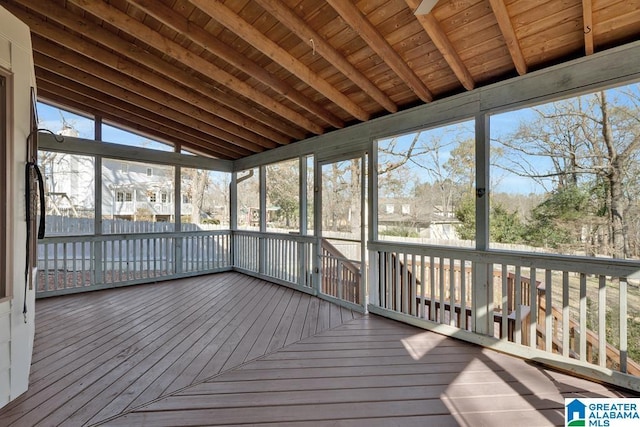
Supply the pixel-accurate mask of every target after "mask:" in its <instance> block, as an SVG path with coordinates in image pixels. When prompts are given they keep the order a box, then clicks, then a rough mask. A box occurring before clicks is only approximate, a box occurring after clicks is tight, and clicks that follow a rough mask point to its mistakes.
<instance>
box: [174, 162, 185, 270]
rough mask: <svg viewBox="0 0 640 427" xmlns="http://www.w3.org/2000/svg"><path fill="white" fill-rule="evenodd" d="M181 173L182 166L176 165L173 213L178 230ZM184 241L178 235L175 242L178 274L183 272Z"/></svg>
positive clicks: (177, 229) (175, 266)
mask: <svg viewBox="0 0 640 427" xmlns="http://www.w3.org/2000/svg"><path fill="white" fill-rule="evenodd" d="M181 174H182V168H180V166H175V167H174V177H173V181H174V185H173V187H174V188H173V215H174V217H175V221H174V222H175V224H174V230H175V231H178V232H179V231H182V209H181V208H182V206H181V205H182V194H181V191H180V190H181V188H180V187H182V177H181ZM182 241H183V239H182V238H181V237H176V238H175V239H174V242H173V243H174V248H175V251H176V253H175V254H174V258H173V260H174V264H173V270H174V271H175V273H176V274H179V273H182Z"/></svg>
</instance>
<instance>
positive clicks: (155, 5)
mask: <svg viewBox="0 0 640 427" xmlns="http://www.w3.org/2000/svg"><path fill="white" fill-rule="evenodd" d="M129 1H130V3H132V4H135V6H136V7H138V8H140V9H141V10H142V11H144V12H145V13H146V14H148V15H150V16H153V17H154V18H155V19H157V20H158V21H160V22H162V24H163V25H166V26H167V27H169V28H172V29H173V30H174V31H176V32H178V33H180V34H182V35H183V36H184V37H186V38H188V39H189V40H191V41H193V42H194V43H196V44H198V45H200V46H201V47H202V48H203V49H205V50H207V51H209V52H211V53H213V54H214V55H216V56H218V57H220V58H222V59H223V60H225V61H226V62H228V63H229V64H232V65H233V66H234V67H236V68H238V69H239V70H242V71H243V72H245V73H246V74H248V75H250V76H252V77H253V78H255V79H257V80H259V81H261V82H262V83H264V84H265V85H267V86H269V87H271V88H272V89H274V90H276V91H277V92H279V93H280V94H281V95H283V96H285V97H286V98H288V99H289V100H291V101H292V102H295V103H296V104H298V105H299V106H301V107H302V108H304V109H305V110H307V111H309V112H311V113H313V114H315V115H316V116H318V117H319V118H321V119H322V120H324V121H325V122H327V123H328V124H330V125H331V126H334V127H336V128H342V127H344V122H343V121H342V120H340V119H339V118H338V117H336V116H335V115H334V114H332V113H331V112H329V111H327V110H326V109H325V108H324V107H322V106H321V105H319V104H318V103H316V102H314V101H313V100H311V99H309V98H308V97H306V96H305V95H303V94H302V93H300V92H299V91H297V90H296V89H294V88H293V87H291V86H290V85H289V84H287V83H286V82H284V81H282V80H280V79H278V78H276V77H275V76H274V75H272V74H271V73H269V72H268V71H267V70H265V69H264V68H263V67H261V66H259V65H258V64H256V63H255V62H253V61H251V60H250V59H249V58H243V57H241V56H239V55H238V54H237V52H236V51H235V50H234V49H233V48H232V47H230V46H228V45H226V44H225V43H223V42H221V41H220V40H218V39H217V38H216V37H214V36H213V35H212V34H211V33H208V32H207V31H206V30H204V29H203V28H202V27H199V26H198V25H196V24H195V23H194V22H191V21H189V19H187V18H185V17H183V16H181V15H179V14H176V13H175V11H173V10H172V9H171V8H169V7H167V6H165V5H163V4H162V3H159V2H157V1H155V0H129Z"/></svg>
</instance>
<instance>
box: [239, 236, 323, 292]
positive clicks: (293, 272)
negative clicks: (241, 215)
mask: <svg viewBox="0 0 640 427" xmlns="http://www.w3.org/2000/svg"><path fill="white" fill-rule="evenodd" d="M315 242H316V238H315V237H311V236H301V235H299V234H283V233H261V232H257V231H235V232H234V233H233V265H234V268H235V269H236V270H238V271H242V272H244V273H248V274H252V275H256V276H259V277H264V278H267V279H269V280H272V281H275V282H278V283H281V284H284V285H287V286H292V287H294V288H296V289H299V290H302V291H304V292H312V289H313V262H312V256H313V245H314V244H315Z"/></svg>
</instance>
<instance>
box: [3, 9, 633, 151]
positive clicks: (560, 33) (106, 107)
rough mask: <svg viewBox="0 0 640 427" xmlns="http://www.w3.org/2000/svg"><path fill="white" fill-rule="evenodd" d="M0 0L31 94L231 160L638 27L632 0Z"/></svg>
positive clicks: (625, 37) (537, 64)
mask: <svg viewBox="0 0 640 427" xmlns="http://www.w3.org/2000/svg"><path fill="white" fill-rule="evenodd" d="M419 4H420V0H218V1H216V0H109V1H103V0H0V6H3V7H5V8H6V9H8V10H9V11H10V12H12V13H13V14H15V15H16V16H17V17H18V18H20V19H22V20H23V21H24V22H26V23H27V24H28V25H29V26H30V28H31V32H32V43H33V48H34V62H35V65H36V78H37V84H38V94H39V96H40V97H41V98H42V99H44V100H48V101H51V102H54V103H57V104H60V105H62V106H66V107H69V108H72V109H77V110H81V111H85V112H88V113H91V114H95V115H97V116H100V117H102V118H103V120H104V121H106V122H111V123H116V124H119V125H122V126H125V127H127V128H130V129H132V130H136V131H139V132H142V133H144V134H147V135H149V136H150V137H154V138H157V139H160V140H164V141H168V142H172V143H174V144H177V145H179V146H180V147H181V148H185V149H188V150H192V151H194V152H198V153H201V154H204V155H208V156H211V157H216V158H221V159H237V158H242V157H245V156H248V155H251V154H253V153H258V152H262V151H265V150H269V149H272V148H275V147H278V146H281V145H286V144H290V143H294V142H296V141H299V140H302V139H305V138H307V137H310V136H313V135H318V134H323V133H327V132H330V131H331V130H334V129H338V128H343V127H347V126H350V125H353V124H356V123H360V122H363V121H367V120H370V119H372V118H375V117H379V116H382V115H387V114H392V113H394V112H396V111H400V110H403V109H407V108H409V107H412V106H415V105H419V104H422V103H427V102H432V101H433V100H437V99H441V98H445V97H447V96H450V95H452V94H455V93H459V92H461V91H467V90H472V89H474V88H477V87H480V86H483V85H487V84H489V83H492V82H495V81H499V80H502V79H506V78H509V77H513V76H517V75H518V74H520V75H522V74H525V73H528V72H531V71H532V70H536V69H540V68H544V67H547V66H549V65H552V64H555V63H559V62H563V61H566V60H569V59H572V58H576V57H579V56H584V55H590V54H592V53H594V52H598V51H601V50H605V49H608V48H610V47H613V46H617V45H621V44H624V43H627V42H629V41H632V40H637V39H639V38H640V1H629V0H440V1H438V2H437V3H436V5H435V7H434V8H433V9H432V11H431V12H430V13H429V14H426V15H414V11H415V10H416V8H417V7H418V5H419Z"/></svg>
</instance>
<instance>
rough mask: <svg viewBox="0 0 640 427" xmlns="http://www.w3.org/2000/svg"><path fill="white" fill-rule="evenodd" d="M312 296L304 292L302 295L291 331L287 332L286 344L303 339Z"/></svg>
mask: <svg viewBox="0 0 640 427" xmlns="http://www.w3.org/2000/svg"><path fill="white" fill-rule="evenodd" d="M312 299H315V298H312V297H311V296H310V295H307V294H302V295H301V296H300V301H299V302H298V307H297V308H296V313H295V315H294V317H293V320H292V322H291V327H290V328H289V332H288V333H287V338H286V340H285V342H284V345H285V346H288V345H289V344H293V343H294V342H298V341H300V340H301V339H302V332H303V328H304V325H305V320H306V318H307V314H308V313H309V304H310V303H311V300H312Z"/></svg>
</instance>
